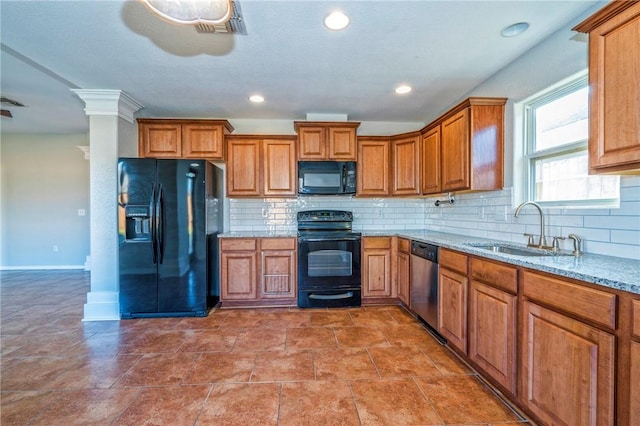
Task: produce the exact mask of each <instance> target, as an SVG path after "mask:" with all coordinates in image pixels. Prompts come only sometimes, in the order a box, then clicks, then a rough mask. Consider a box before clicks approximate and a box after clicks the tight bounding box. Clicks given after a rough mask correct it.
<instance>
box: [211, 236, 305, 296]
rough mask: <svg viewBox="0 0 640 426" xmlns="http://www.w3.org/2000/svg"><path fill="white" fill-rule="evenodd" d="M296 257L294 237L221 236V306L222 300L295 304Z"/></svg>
mask: <svg viewBox="0 0 640 426" xmlns="http://www.w3.org/2000/svg"><path fill="white" fill-rule="evenodd" d="M296 260H297V251H296V239H295V238H222V239H221V240H220V299H221V301H222V303H223V306H224V305H225V302H232V303H231V304H233V303H234V302H247V303H249V304H250V305H256V306H258V305H261V304H271V303H274V302H281V303H282V304H286V305H295V304H296V296H297V293H296V292H297V280H296ZM227 304H228V303H227ZM245 306H246V304H245Z"/></svg>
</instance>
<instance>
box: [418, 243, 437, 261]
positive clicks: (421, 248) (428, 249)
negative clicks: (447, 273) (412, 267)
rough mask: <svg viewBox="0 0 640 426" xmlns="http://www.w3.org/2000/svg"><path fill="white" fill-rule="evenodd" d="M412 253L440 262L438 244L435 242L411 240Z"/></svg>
mask: <svg viewBox="0 0 640 426" xmlns="http://www.w3.org/2000/svg"><path fill="white" fill-rule="evenodd" d="M411 254H413V255H414V256H418V257H421V258H423V259H429V260H430V261H432V262H433V263H438V246H434V245H433V244H427V243H422V242H420V241H411Z"/></svg>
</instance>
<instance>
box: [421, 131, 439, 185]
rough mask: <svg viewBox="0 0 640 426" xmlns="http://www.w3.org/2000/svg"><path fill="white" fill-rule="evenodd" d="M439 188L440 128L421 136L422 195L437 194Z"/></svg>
mask: <svg viewBox="0 0 640 426" xmlns="http://www.w3.org/2000/svg"><path fill="white" fill-rule="evenodd" d="M440 191H441V188H440V126H438V127H435V128H433V129H431V130H429V131H428V132H426V133H424V134H423V135H422V193H423V194H437V193H439V192H440Z"/></svg>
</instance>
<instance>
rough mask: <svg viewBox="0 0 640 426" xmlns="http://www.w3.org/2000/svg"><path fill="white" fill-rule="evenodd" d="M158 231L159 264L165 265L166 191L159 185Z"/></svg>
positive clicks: (157, 203) (157, 205) (157, 202)
mask: <svg viewBox="0 0 640 426" xmlns="http://www.w3.org/2000/svg"><path fill="white" fill-rule="evenodd" d="M156 215H157V221H156V226H157V228H158V229H157V231H156V234H157V235H158V253H159V259H158V263H159V264H162V263H164V190H163V189H162V184H160V185H158V197H157V199H156Z"/></svg>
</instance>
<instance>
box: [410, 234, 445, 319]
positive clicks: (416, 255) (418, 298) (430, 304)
mask: <svg viewBox="0 0 640 426" xmlns="http://www.w3.org/2000/svg"><path fill="white" fill-rule="evenodd" d="M438 287H439V286H438V246H434V245H432V244H427V243H422V242H419V241H411V297H410V299H409V307H410V308H411V310H412V311H413V312H414V313H416V314H417V315H418V316H420V318H422V320H424V322H426V323H427V324H428V325H429V326H430V327H431V328H433V330H434V331H436V332H437V331H438Z"/></svg>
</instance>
